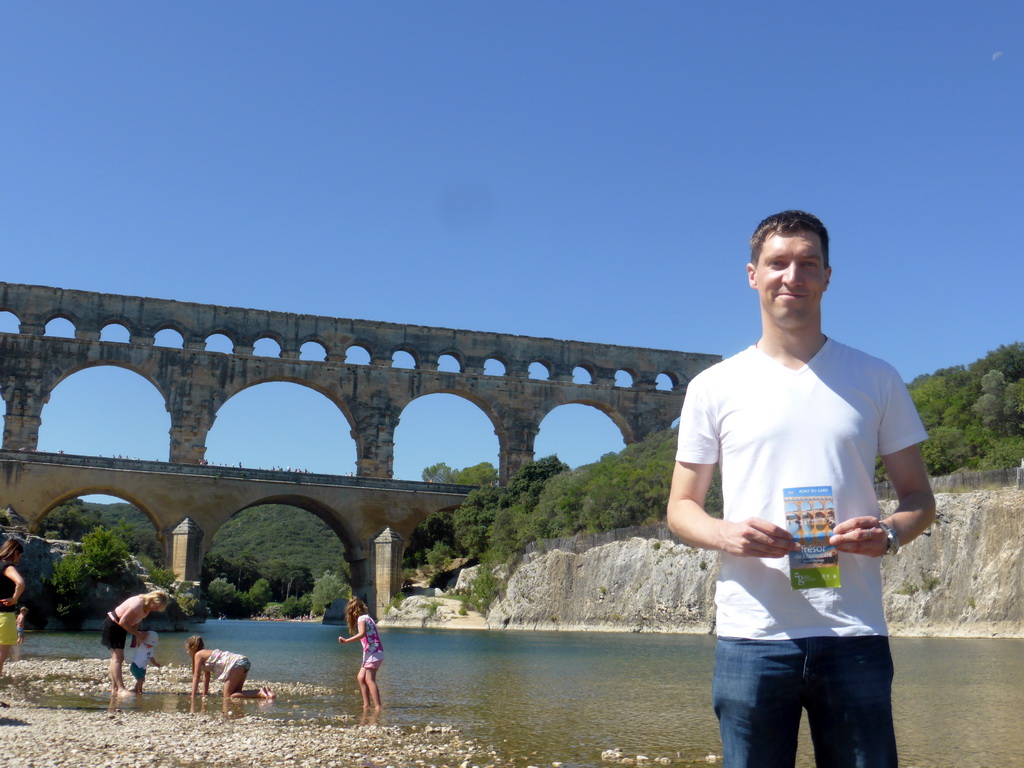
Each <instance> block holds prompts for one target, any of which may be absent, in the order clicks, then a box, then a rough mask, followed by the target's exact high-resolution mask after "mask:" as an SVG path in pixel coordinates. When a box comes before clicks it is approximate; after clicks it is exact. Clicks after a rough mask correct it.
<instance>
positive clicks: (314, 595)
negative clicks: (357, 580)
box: [309, 571, 351, 616]
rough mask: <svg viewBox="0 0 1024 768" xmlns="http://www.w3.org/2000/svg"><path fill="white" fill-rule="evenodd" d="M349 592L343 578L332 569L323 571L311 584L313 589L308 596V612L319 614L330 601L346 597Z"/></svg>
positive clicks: (325, 608)
mask: <svg viewBox="0 0 1024 768" xmlns="http://www.w3.org/2000/svg"><path fill="white" fill-rule="evenodd" d="M350 593H351V590H350V589H349V587H348V584H346V583H345V581H344V579H342V578H341V577H339V576H337V575H335V574H334V573H333V572H332V571H325V572H324V575H323V576H321V577H320V578H319V579H317V580H316V583H315V584H314V585H313V591H312V592H311V593H310V596H309V597H310V600H309V612H310V613H311V614H312V615H313V616H321V615H323V613H324V611H326V610H327V608H328V606H330V604H331V603H333V602H334V601H335V600H337V599H338V598H339V597H348V596H349V594H350Z"/></svg>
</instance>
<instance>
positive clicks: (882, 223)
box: [0, 0, 1024, 478]
mask: <svg viewBox="0 0 1024 768" xmlns="http://www.w3.org/2000/svg"><path fill="white" fill-rule="evenodd" d="M1022 32H1024V4H1021V3H1020V2H1019V0H1018V1H1014V2H1010V1H1006V2H986V3H975V2H940V3H929V4H924V5H923V4H911V3H892V2H857V3H822V2H806V3H792V2H772V3H731V2H722V3H710V2H708V3H699V2H646V1H643V0H641V1H634V2H629V3H626V2H618V1H616V2H603V1H601V0H578V1H572V2H569V1H559V0H545V1H544V2H528V1H526V2H524V1H523V0H516V2H504V3H499V2H489V3H481V2H458V1H450V0H449V1H446V2H395V3H387V4H382V3H368V2H364V3H353V2H333V1H332V2H317V1H306V2H301V3H282V2H254V1H253V0H245V1H244V2H241V1H239V2H217V3H202V2H174V3H167V2H165V3H139V2H104V3H80V2H45V0H44V1H41V2H31V3H27V2H23V3H14V2H8V3H4V4H3V5H2V6H0V145H2V147H3V152H2V153H0V248H2V255H3V262H2V263H3V266H4V269H3V272H2V279H4V280H7V281H10V282H17V283H34V284H42V285H53V286H60V287H64V288H77V289H84V290H94V291H103V292H109V293H124V294H132V295H144V296H155V297H160V298H170V299H178V300H183V301H197V302H204V303H211V304H223V305H233V306H245V307H257V308H261V309H274V310H282V311H289V312H303V313H313V314H321V315H329V316H338V317H356V318H365V319H372V320H384V321H389V322H408V323H418V324H424V325H438V326H448V327H455V328H467V329H473V330H488V331H499V332H505V333H515V334H529V335H538V336H551V337H555V338H566V339H582V340H586V341H595V342H609V343H616V344H627V345H636V346H649V347H660V348H668V349H677V350H685V351H692V352H708V353H717V354H722V355H730V354H733V353H735V352H737V351H739V350H740V349H742V348H743V347H745V346H747V345H748V344H750V343H752V342H753V341H754V340H756V338H757V334H758V328H759V325H758V324H759V316H758V310H757V301H756V294H755V293H754V292H753V291H751V290H750V289H749V288H748V287H747V285H746V278H745V273H744V263H745V260H746V256H747V252H746V241H747V238H748V237H749V235H750V233H751V231H752V230H753V228H754V227H755V226H756V224H757V222H758V221H759V220H760V219H761V218H763V217H764V216H766V215H768V214H770V213H774V212H776V211H779V210H782V209H785V208H793V207H799V208H804V209H806V210H809V211H812V212H814V213H816V214H817V215H819V216H820V217H821V218H822V219H823V220H824V221H825V223H826V225H827V226H828V227H829V229H830V231H831V234H832V240H833V245H832V263H833V277H832V284H831V287H830V289H829V292H828V294H827V296H826V300H825V320H826V323H825V330H826V332H827V333H828V334H829V335H830V336H833V337H835V338H837V339H839V340H841V341H843V342H845V343H848V344H852V345H854V346H857V347H860V348H863V349H865V350H867V351H869V352H871V353H873V354H876V355H878V356H880V357H883V358H885V359H887V360H889V361H890V362H892V363H893V364H894V365H895V366H896V367H897V368H898V369H899V371H900V372H901V374H902V375H903V376H904V378H905V379H907V380H908V381H909V380H910V379H912V378H914V377H915V376H917V375H919V374H922V373H930V372H933V371H934V370H936V369H938V368H942V367H946V366H950V365H956V364H961V363H970V362H971V361H973V360H975V359H977V358H978V357H981V356H983V355H984V354H985V353H986V352H987V351H989V350H991V349H994V348H995V347H997V346H999V345H1000V344H1006V343H1011V342H1013V341H1017V340H1020V339H1022V338H1024V330H1022V320H1024V312H1022V308H1021V307H1022V301H1021V289H1020V275H1021V272H1022V269H1024V266H1022V265H1024V254H1022V246H1021V233H1020V230H1021V222H1022V219H1024V194H1022V190H1021V184H1022V179H1024V162H1022V159H1024V143H1022V140H1021V139H1022V136H1024V87H1022V86H1024V50H1022V48H1021V40H1022ZM257 389H259V390H260V391H256V390H250V391H248V392H246V393H243V395H242V396H239V398H238V400H237V401H236V402H233V403H229V404H228V405H227V406H225V409H224V410H223V411H222V412H221V417H220V418H219V419H218V421H217V424H216V425H215V427H214V431H213V434H212V435H211V438H210V453H209V457H210V458H211V460H213V461H217V462H223V463H237V462H239V461H242V462H244V463H246V464H248V465H255V466H273V465H281V466H296V467H304V468H307V469H311V470H316V471H331V472H347V471H351V470H352V468H353V465H352V462H353V461H354V458H355V453H354V449H353V447H352V444H351V439H350V438H349V436H348V429H349V428H348V425H347V424H346V423H345V421H344V419H343V418H342V417H341V415H340V414H339V413H337V412H336V411H335V410H334V409H333V408H332V407H328V406H326V404H325V403H324V402H323V401H322V400H321V399H320V398H319V397H318V396H316V395H314V394H313V393H312V392H310V391H308V390H302V389H301V388H300V387H297V386H289V385H283V384H281V385H274V386H268V387H263V388H257ZM451 400H453V398H447V399H446V398H445V397H444V396H435V397H434V398H427V399H425V400H424V401H422V402H420V401H417V403H414V406H412V407H411V410H410V411H409V412H408V413H407V414H406V416H405V417H404V418H403V422H402V425H401V426H400V427H399V434H398V446H397V448H396V474H397V475H398V476H400V477H406V478H418V476H419V472H420V470H421V469H422V468H423V467H424V466H426V465H428V464H431V463H434V462H435V461H446V462H448V463H449V464H451V465H453V466H457V467H461V466H467V465H469V464H475V463H477V462H479V461H484V460H490V461H496V454H497V439H496V438H495V437H494V435H493V431H492V428H491V427H490V425H489V424H488V422H487V421H486V419H484V418H483V416H482V415H481V414H479V413H477V412H476V411H475V409H474V408H472V407H471V406H469V405H468V404H466V403H462V402H458V401H456V402H451ZM168 427H169V420H168V416H167V414H166V413H165V412H164V410H163V406H162V403H161V402H160V400H159V398H158V397H157V396H156V393H155V390H153V389H152V387H151V386H150V385H148V384H146V383H144V382H141V381H140V380H139V379H137V378H134V377H133V376H132V375H130V374H127V373H124V372H121V371H88V372H85V373H83V374H79V375H77V376H75V377H73V378H72V379H69V380H68V381H67V382H65V383H64V384H62V385H61V386H60V387H58V388H57V390H56V391H55V392H54V395H53V397H52V399H51V402H50V403H49V404H48V405H47V406H46V408H45V409H44V411H43V426H42V428H41V441H40V443H41V444H40V447H41V448H42V449H44V450H57V449H63V450H67V451H69V452H84V453H100V454H104V455H111V454H122V455H130V456H140V457H142V458H157V459H165V458H166V455H167V429H168ZM621 445H622V442H621V439H620V437H619V436H618V434H617V432H616V431H615V429H614V428H613V427H612V426H611V424H610V423H609V422H607V420H606V419H605V418H604V417H603V416H601V415H600V414H597V413H596V411H589V409H586V408H585V407H583V406H576V407H575V408H567V409H566V410H565V412H564V413H563V412H556V413H555V414H554V415H553V416H552V417H551V418H550V419H549V420H548V421H546V422H545V423H544V424H543V425H542V431H541V436H540V439H539V441H538V453H539V455H544V454H546V453H551V452H557V453H558V454H559V455H560V456H562V457H563V458H564V459H565V460H567V461H568V462H569V463H570V464H573V465H578V464H580V463H584V462H586V461H590V460H593V459H596V458H598V457H599V456H600V455H601V454H602V453H604V452H606V451H609V450H617V449H618V448H620V447H621Z"/></svg>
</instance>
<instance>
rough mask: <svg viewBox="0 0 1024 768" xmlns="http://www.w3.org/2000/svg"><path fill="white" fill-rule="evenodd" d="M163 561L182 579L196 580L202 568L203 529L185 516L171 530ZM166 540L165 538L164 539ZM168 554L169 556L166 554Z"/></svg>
mask: <svg viewBox="0 0 1024 768" xmlns="http://www.w3.org/2000/svg"><path fill="white" fill-rule="evenodd" d="M169 538H170V542H169V544H167V545H165V546H168V548H169V549H170V552H169V553H166V554H165V558H164V559H165V561H166V562H168V563H170V564H171V570H173V571H174V575H175V576H177V577H178V578H179V579H180V580H182V581H195V582H198V581H199V579H200V575H201V573H202V568H203V530H202V529H201V528H200V527H199V526H198V525H196V523H195V521H194V520H192V518H189V517H186V518H185V519H184V520H182V521H181V522H180V523H178V525H177V526H176V527H175V528H174V530H172V531H171V535H170V537H169ZM165 541H166V539H165ZM168 554H169V557H168V556H167V555H168Z"/></svg>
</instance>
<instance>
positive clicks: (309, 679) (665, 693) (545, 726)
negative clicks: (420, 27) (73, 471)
mask: <svg viewBox="0 0 1024 768" xmlns="http://www.w3.org/2000/svg"><path fill="white" fill-rule="evenodd" d="M342 631H343V628H342V627H331V626H323V625H320V624H312V623H294V622H256V621H211V622H208V623H206V624H201V625H196V632H197V633H198V634H201V635H203V637H204V638H205V640H206V644H207V647H210V648H225V649H228V650H232V651H237V652H239V653H243V654H245V655H247V656H249V657H250V658H251V659H252V663H253V669H252V672H251V673H250V675H251V677H252V679H253V680H269V681H275V682H285V683H287V682H299V683H309V684H314V685H318V686H326V687H327V688H329V689H331V693H330V694H329V695H328V696H326V697H305V698H303V697H295V698H291V699H280V700H278V702H277V703H275V704H274V705H272V706H271V707H269V708H267V707H261V708H260V710H259V714H260V716H264V717H281V718H294V717H313V718H316V717H325V718H327V717H337V716H338V715H339V714H351V715H353V716H358V715H360V714H361V710H362V706H361V700H360V698H359V693H358V690H357V687H356V684H355V675H356V672H357V671H358V666H359V660H360V658H361V653H360V651H359V649H358V648H357V647H356V646H355V645H352V644H350V645H345V646H342V645H339V644H338V642H337V638H338V635H339V634H341V633H342ZM381 633H382V639H383V642H384V646H385V651H386V654H387V656H386V660H385V662H384V665H383V667H382V668H381V671H380V673H379V675H378V682H379V684H380V687H381V692H382V695H383V698H384V705H385V711H384V714H383V715H382V716H381V719H380V724H381V725H398V726H417V727H422V726H424V725H427V724H433V725H442V724H445V725H453V726H456V727H458V728H460V729H462V731H463V733H464V734H465V735H466V736H469V737H472V738H476V739H479V740H480V741H483V742H486V743H490V744H493V745H495V746H497V747H498V748H499V749H501V750H502V751H503V752H504V753H506V754H507V755H509V756H515V757H517V758H520V759H525V760H527V761H528V762H530V763H533V764H535V765H543V764H548V765H550V764H551V762H553V761H561V762H564V763H565V764H566V766H567V767H568V766H596V765H601V764H602V761H601V752H602V751H603V750H606V749H611V748H618V749H621V750H622V752H623V754H624V755H626V756H635V755H637V754H643V755H647V756H648V757H650V758H656V757H671V758H672V759H673V762H674V763H677V762H679V761H681V762H683V763H687V762H691V761H693V762H694V763H696V762H698V761H699V762H701V763H703V758H704V756H705V755H708V754H720V753H721V746H720V742H719V739H718V732H717V723H716V721H715V718H714V714H713V713H712V711H711V705H710V697H711V690H710V688H711V671H712V666H713V663H714V643H715V641H714V638H712V637H707V636H698V635H664V634H631V633H621V634H620V633H597V632H508V631H505V632H497V631H491V632H488V631H484V630H466V631H450V630H417V629H388V628H385V629H382V630H381ZM187 634H188V633H177V634H168V633H165V634H162V636H161V644H160V646H159V650H158V655H157V658H158V660H160V661H161V662H165V663H166V662H168V661H171V662H173V663H175V664H187V663H188V661H189V659H188V657H187V655H186V654H185V651H184V640H185V638H186V637H187ZM892 647H893V655H894V657H895V662H896V681H895V684H894V693H893V703H894V708H895V712H896V723H897V735H898V739H899V744H900V764H901V765H902V766H907V767H908V768H911V767H912V768H996V767H1000V766H1022V765H1024V662H1022V657H1024V641H1022V640H978V639H947V638H894V639H893V641H892ZM105 655H106V653H105V649H103V648H102V647H101V646H100V645H99V635H98V633H89V632H79V633H71V632H32V633H29V635H28V642H27V644H26V645H25V646H21V647H17V648H15V650H14V653H13V654H12V658H15V659H16V658H33V657H44V658H89V657H96V658H102V657H105ZM41 703H46V702H41ZM51 704H59V705H61V706H69V705H70V706H83V707H92V706H95V707H96V708H101V707H102V708H105V707H106V706H107V701H106V700H103V701H99V700H97V701H96V702H91V701H84V700H80V701H73V700H63V701H61V702H51ZM126 706H134V707H138V708H143V709H146V708H153V709H167V708H168V707H170V708H175V709H177V708H187V706H188V703H187V697H185V696H180V697H167V696H159V695H155V694H154V695H153V696H150V697H147V696H143V697H141V699H140V700H139V701H138V702H136V703H134V704H129V705H126ZM800 750H801V751H800V760H799V764H800V765H802V766H812V765H813V757H812V754H811V750H810V744H809V737H808V736H807V733H806V727H805V729H804V734H803V736H802V738H801V748H800Z"/></svg>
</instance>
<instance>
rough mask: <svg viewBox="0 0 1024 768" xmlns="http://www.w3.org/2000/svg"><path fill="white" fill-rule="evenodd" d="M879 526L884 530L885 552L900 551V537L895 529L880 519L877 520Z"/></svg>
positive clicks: (894, 552) (891, 553) (889, 553)
mask: <svg viewBox="0 0 1024 768" xmlns="http://www.w3.org/2000/svg"><path fill="white" fill-rule="evenodd" d="M878 525H879V527H880V528H881V529H882V530H883V531H885V554H887V555H895V554H896V553H897V552H899V551H900V537H899V534H898V533H896V531H895V529H894V528H893V527H892V526H891V525H886V524H885V523H883V522H882V521H881V520H879V521H878Z"/></svg>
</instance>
